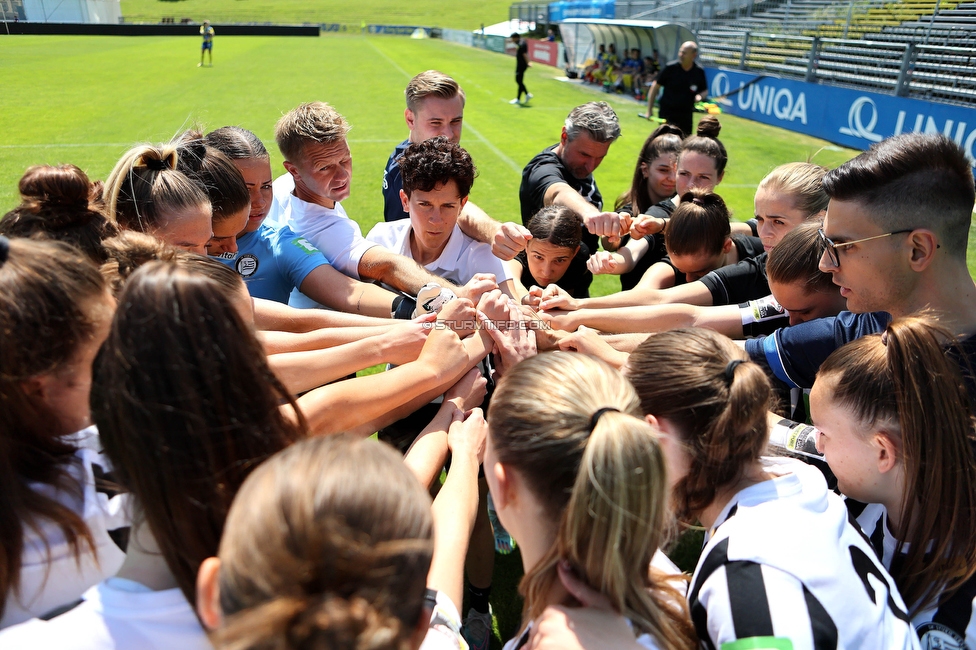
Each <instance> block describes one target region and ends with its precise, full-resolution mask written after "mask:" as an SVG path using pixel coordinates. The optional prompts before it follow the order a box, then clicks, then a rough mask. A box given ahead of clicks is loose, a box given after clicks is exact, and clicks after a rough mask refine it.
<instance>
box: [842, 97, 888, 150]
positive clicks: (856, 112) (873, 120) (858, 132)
mask: <svg viewBox="0 0 976 650" xmlns="http://www.w3.org/2000/svg"><path fill="white" fill-rule="evenodd" d="M865 106H870V107H871V117H870V119H868V122H867V125H865V124H864V117H863V116H862V113H863V111H864V107H865ZM877 124H878V107H877V106H876V105H875V103H874V100H873V99H871V98H870V97H864V96H861V97H858V98H857V99H856V100H854V103H853V104H851V110H849V111H847V126H846V127H844V126H842V127H840V132H841V133H843V134H844V135H850V136H853V137H855V138H864V139H865V140H870V141H871V142H881V140H882V136H880V135H878V134H877V133H875V132H874V127H875V126H876V125H877Z"/></svg>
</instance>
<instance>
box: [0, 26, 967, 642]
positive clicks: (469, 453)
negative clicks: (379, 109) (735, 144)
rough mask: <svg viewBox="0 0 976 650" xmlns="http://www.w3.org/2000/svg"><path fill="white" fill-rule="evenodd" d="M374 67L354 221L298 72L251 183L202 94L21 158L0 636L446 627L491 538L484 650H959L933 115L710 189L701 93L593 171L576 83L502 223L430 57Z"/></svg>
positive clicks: (955, 190) (467, 617) (194, 637)
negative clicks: (852, 151) (746, 215)
mask: <svg viewBox="0 0 976 650" xmlns="http://www.w3.org/2000/svg"><path fill="white" fill-rule="evenodd" d="M211 38H212V37H211ZM521 91H522V89H521V88H520V97H521ZM405 96H406V109H405V112H404V116H405V120H406V124H407V127H408V129H409V136H408V138H407V139H406V140H405V141H404V142H402V143H401V144H399V145H397V147H396V148H395V150H394V151H393V153H392V154H391V156H390V159H389V162H388V164H387V166H386V169H385V171H384V175H383V183H382V187H383V190H382V196H383V203H384V207H383V214H384V221H383V222H380V223H378V224H377V225H376V226H374V227H373V228H372V229H371V230H370V231H369V232H367V233H366V235H365V236H364V235H363V233H362V230H361V228H360V225H359V223H358V222H357V221H356V217H357V215H354V214H353V215H350V214H347V213H346V211H345V209H344V208H343V206H342V201H344V200H345V199H347V198H348V197H349V195H350V187H351V177H352V154H351V152H350V148H349V144H348V141H347V137H346V136H347V133H348V131H349V128H350V124H349V122H348V121H347V119H346V118H345V117H344V116H342V115H341V114H340V113H339V112H338V111H336V110H335V108H333V107H332V106H330V105H329V104H326V103H323V102H313V103H307V104H302V105H300V106H298V107H296V108H294V109H292V110H290V111H288V112H287V113H285V114H284V115H283V116H282V118H281V119H280V120H279V121H278V123H277V124H276V125H275V130H274V139H275V146H277V148H278V150H279V151H280V153H281V155H282V157H283V159H284V163H283V164H284V170H285V173H283V174H281V175H278V176H277V177H276V176H275V173H274V172H273V171H272V168H271V163H270V155H269V153H268V149H267V148H266V145H265V143H263V142H262V141H261V140H260V139H259V138H258V137H257V136H256V135H255V134H254V133H252V132H251V131H249V130H246V129H244V128H241V127H239V126H225V127H222V128H217V129H215V130H212V131H210V132H207V133H205V132H202V131H188V132H186V133H184V134H182V135H181V136H179V137H178V138H176V139H174V140H173V141H172V142H169V143H165V144H160V145H142V146H138V147H135V148H133V149H131V150H130V151H128V152H127V153H126V154H125V155H124V156H123V157H122V158H121V159H120V160H119V162H118V163H117V164H116V166H115V168H114V169H113V170H112V172H111V173H110V174H109V176H108V177H107V178H105V179H104V181H100V180H99V181H94V180H92V179H89V178H88V176H87V175H86V174H85V172H83V171H82V170H81V169H79V168H78V167H76V166H73V165H61V166H57V167H55V166H47V165H38V166H34V167H31V168H30V169H28V170H27V171H26V172H25V174H24V175H23V177H22V178H21V180H20V184H19V191H20V195H21V203H20V205H19V206H18V207H16V208H15V209H13V210H12V211H10V212H9V213H7V214H6V215H5V216H4V218H3V219H2V220H0V331H2V334H3V336H2V339H0V359H2V365H0V402H2V409H0V410H2V412H3V413H4V417H3V418H0V522H2V523H0V556H2V562H0V647H2V648H4V649H5V650H7V649H10V650H13V649H16V648H31V649H32V650H33V648H37V647H40V648H48V647H50V648H75V649H79V650H80V649H91V650H96V649H98V650H101V649H109V648H111V649H117V650H123V649H126V650H127V649H130V648H131V649H136V648H139V649H143V648H160V649H163V648H167V649H169V648H174V647H179V648H181V649H182V650H195V649H197V648H200V649H206V648H223V649H235V650H237V649H255V650H256V649H259V648H260V649H264V648H267V649H271V648H275V649H295V650H298V649H305V648H309V649H311V648H316V649H320V648H348V649H350V650H351V649H353V648H374V649H381V648H389V649H394V648H396V649H406V648H411V649H412V648H425V649H431V650H433V649H438V648H445V649H447V648H455V649H460V648H474V649H476V650H481V649H484V648H488V645H489V641H490V639H491V638H492V635H493V629H492V625H493V623H492V609H491V607H490V605H489V602H490V599H491V597H492V584H493V577H494V574H495V566H494V562H495V554H496V551H497V552H502V553H508V552H511V551H512V550H513V549H514V548H516V547H517V548H518V549H519V551H520V554H521V560H522V565H523V568H524V577H523V578H522V581H521V583H520V585H519V593H520V595H521V597H522V598H523V599H524V606H523V610H522V621H521V624H520V626H519V630H518V633H517V634H516V636H515V637H514V638H512V639H511V640H509V641H508V643H507V644H506V645H505V648H506V650H517V649H519V648H533V649H536V648H560V649H567V648H570V649H571V648H587V649H592V648H634V647H636V648H656V649H660V650H684V649H691V648H708V649H714V650H718V649H725V650H738V649H745V648H776V649H797V650H800V649H808V648H809V649H818V650H820V649H828V648H850V649H853V648H858V649H860V648H877V649H878V650H889V649H892V648H925V649H931V650H935V649H949V648H954V649H964V648H969V649H970V650H976V617H974V616H973V608H974V605H976V577H974V574H976V439H974V436H976V430H974V413H976V372H974V363H976V283H974V281H973V279H972V277H971V276H970V274H969V271H968V268H967V266H966V248H967V241H968V237H969V232H970V224H971V219H972V212H973V207H974V202H976V186H974V181H973V174H972V170H971V168H970V161H969V160H968V159H967V157H966V155H965V153H964V151H963V150H962V149H961V147H959V146H958V145H957V144H955V143H953V142H952V141H951V140H950V139H948V138H947V137H944V136H941V135H922V134H907V135H900V136H896V137H893V138H890V139H888V140H884V141H882V142H879V143H877V144H875V145H874V146H872V147H871V149H870V150H868V151H866V152H864V153H862V154H860V155H859V156H857V157H856V158H854V159H852V160H850V161H848V162H847V163H844V164H843V165H841V166H839V167H838V168H836V169H833V170H828V169H826V168H824V167H821V166H819V165H815V164H812V163H809V162H793V163H788V164H785V165H781V166H779V167H776V168H775V169H772V170H771V171H769V173H768V174H767V175H766V177H765V178H763V180H762V181H761V182H760V184H759V186H758V188H757V190H756V194H755V218H754V219H751V220H749V221H748V222H745V223H738V222H735V223H733V222H732V220H731V218H730V217H731V215H730V210H729V208H728V206H727V205H726V203H725V201H724V200H723V199H722V197H721V183H722V180H723V177H724V175H725V171H726V167H727V165H728V164H729V162H730V161H729V155H728V152H727V151H726V148H725V146H724V145H723V143H722V142H721V140H720V139H719V137H718V136H719V134H720V130H721V125H720V124H719V121H718V120H717V119H716V118H715V117H714V116H706V117H703V118H702V119H701V120H700V121H699V123H698V125H697V129H696V132H695V133H687V132H684V131H683V130H682V128H681V127H679V126H675V125H674V124H671V123H666V124H663V125H662V126H660V127H659V128H657V129H656V130H655V131H654V132H653V133H651V134H650V135H649V136H648V137H647V139H646V141H645V142H644V145H643V147H642V148H641V151H640V155H639V158H638V160H637V161H636V165H635V167H634V174H633V178H632V181H631V183H630V186H629V187H628V188H626V189H625V190H624V191H623V192H622V193H621V194H620V195H619V197H618V198H617V199H616V200H615V201H612V203H613V205H610V203H611V202H608V203H607V205H605V204H604V196H603V194H602V193H601V191H600V189H599V188H598V187H597V183H596V180H595V179H594V177H593V172H594V170H596V169H597V167H598V166H599V165H600V163H601V162H602V160H603V159H604V157H606V156H607V155H608V154H609V152H610V149H611V147H612V145H613V143H614V141H615V140H616V139H617V138H618V137H619V136H620V125H619V122H618V119H617V115H616V114H615V113H614V111H613V109H612V108H611V107H610V106H609V105H608V104H606V103H604V102H589V103H586V104H583V105H581V106H577V107H575V108H573V109H572V110H571V111H570V112H569V114H568V116H567V117H566V119H565V121H564V123H563V126H562V129H561V131H560V132H559V134H558V135H559V138H558V141H557V142H556V144H554V145H552V146H550V147H548V148H546V149H545V150H543V151H542V152H540V153H539V154H538V155H536V156H535V157H534V158H532V159H531V160H530V161H528V162H527V164H526V165H525V167H524V170H523V173H522V182H521V186H520V189H519V200H520V205H521V219H520V222H509V221H501V220H499V219H497V218H495V217H493V216H491V215H490V214H489V212H490V211H491V206H480V207H479V206H477V205H475V204H474V202H473V201H471V200H470V198H469V195H470V194H471V189H472V187H473V185H474V183H475V182H476V176H477V168H476V165H475V161H473V160H472V157H471V155H470V154H469V153H468V152H467V151H466V150H465V149H464V148H463V147H461V146H460V144H459V142H460V140H461V134H462V126H463V115H464V107H465V95H464V92H463V90H462V89H461V88H460V87H459V86H458V84H457V83H456V82H455V81H454V80H453V79H451V78H450V77H449V76H447V75H445V74H443V73H440V72H437V71H433V70H430V71H427V72H423V73H421V74H418V75H417V76H416V77H414V78H413V79H412V80H411V81H410V83H409V84H408V86H407V88H406V91H405ZM529 97H531V96H529ZM526 101H528V100H526ZM686 128H687V127H686ZM554 135H555V133H554ZM733 162H734V161H733ZM496 216H497V215H496ZM599 274H616V275H619V276H620V281H621V286H622V289H623V290H622V291H620V292H618V293H613V294H611V295H606V296H598V297H591V296H590V287H591V283H592V282H593V277H594V275H599ZM380 364H385V365H386V369H385V371H382V372H376V373H374V374H362V375H360V376H357V372H358V371H360V370H364V369H366V368H371V367H373V366H376V365H380ZM374 433H375V434H377V436H376V437H378V439H379V441H375V440H372V439H371V437H372V436H373V434H374ZM688 526H700V527H702V528H703V529H704V531H705V542H704V548H703V549H702V552H701V555H700V559H699V560H698V564H697V567H695V570H694V572H693V573H692V575H690V576H689V575H686V574H683V573H682V572H681V571H680V570H679V569H678V568H677V567H676V566H675V565H674V564H673V563H672V562H671V561H670V560H669V559H668V557H667V555H666V554H665V551H667V550H668V549H669V547H670V545H671V543H672V542H673V541H674V540H675V539H676V538H677V535H678V534H679V533H680V531H681V529H682V528H683V527H688ZM496 597H497V594H496ZM465 608H466V609H467V611H466V613H465V614H464V615H463V616H462V614H461V612H462V611H463V609H465Z"/></svg>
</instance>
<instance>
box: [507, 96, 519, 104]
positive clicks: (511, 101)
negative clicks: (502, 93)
mask: <svg viewBox="0 0 976 650" xmlns="http://www.w3.org/2000/svg"><path fill="white" fill-rule="evenodd" d="M508 103H509V104H521V103H522V102H521V101H520V100H519V98H518V97H516V98H515V99H511V100H509V102H508Z"/></svg>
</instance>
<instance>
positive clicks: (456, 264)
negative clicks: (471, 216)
mask: <svg viewBox="0 0 976 650" xmlns="http://www.w3.org/2000/svg"><path fill="white" fill-rule="evenodd" d="M410 231H411V223H410V220H409V219H400V220H398V221H381V222H380V223H378V224H376V225H375V226H373V229H372V230H370V231H369V234H367V235H366V239H367V240H368V241H371V242H375V243H377V244H379V245H380V246H383V247H384V248H387V249H389V250H391V251H393V252H394V253H399V254H400V255H403V256H405V257H409V258H410V259H413V254H412V253H411V251H410ZM424 268H425V269H427V270H428V271H430V272H431V273H433V274H434V275H436V276H439V277H442V278H444V279H445V280H449V281H451V282H453V283H454V284H457V285H463V284H465V283H467V282H468V280H470V279H471V278H472V277H474V275H475V274H476V273H494V274H495V281H496V282H497V283H498V284H501V283H502V282H504V281H506V280H510V279H512V274H511V272H510V271H509V270H508V267H507V266H506V265H505V263H504V262H502V261H501V260H500V259H498V258H497V257H495V255H494V254H493V253H492V252H491V246H489V245H488V244H484V243H481V242H479V241H477V240H475V239H472V238H471V237H468V236H467V235H465V234H464V233H463V232H461V229H460V228H459V227H458V225H457V224H454V230H452V231H451V237H450V239H448V240H447V245H446V246H444V250H443V251H441V254H440V257H438V258H437V259H436V260H434V261H433V262H431V263H430V264H427V265H425V266H424Z"/></svg>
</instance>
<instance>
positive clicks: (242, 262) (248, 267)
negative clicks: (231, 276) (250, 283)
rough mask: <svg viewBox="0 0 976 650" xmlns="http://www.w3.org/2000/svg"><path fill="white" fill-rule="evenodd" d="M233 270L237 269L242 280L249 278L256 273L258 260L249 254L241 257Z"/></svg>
mask: <svg viewBox="0 0 976 650" xmlns="http://www.w3.org/2000/svg"><path fill="white" fill-rule="evenodd" d="M234 268H235V269H237V272H238V273H239V274H240V276H241V277H242V278H249V277H251V276H252V275H254V274H255V273H257V272H258V258H257V257H255V256H254V255H251V254H250V253H247V254H246V255H241V257H240V259H238V260H237V264H235V265H234Z"/></svg>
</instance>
